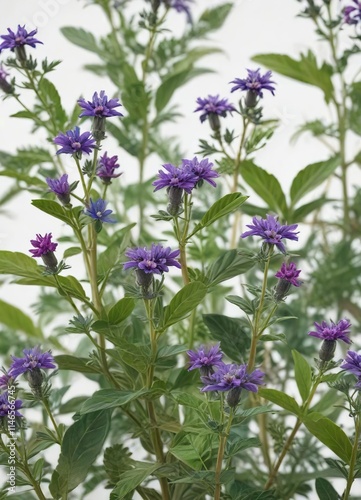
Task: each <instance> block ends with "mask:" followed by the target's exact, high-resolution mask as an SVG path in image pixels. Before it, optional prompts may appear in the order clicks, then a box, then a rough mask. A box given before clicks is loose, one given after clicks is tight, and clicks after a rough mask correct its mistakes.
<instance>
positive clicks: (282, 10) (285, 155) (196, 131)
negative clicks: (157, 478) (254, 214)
mask: <svg viewBox="0 0 361 500" xmlns="http://www.w3.org/2000/svg"><path fill="white" fill-rule="evenodd" d="M84 3H85V2H84V1H76V0H48V1H46V0H44V1H41V0H15V1H13V2H9V0H0V7H1V13H2V15H1V20H0V33H6V28H7V27H11V28H12V29H13V30H15V29H16V27H17V24H19V23H20V24H24V23H26V27H27V29H28V30H29V29H33V28H34V27H37V28H38V29H39V32H38V35H37V38H38V39H40V40H42V41H43V42H44V45H37V48H36V54H35V53H34V55H35V56H36V57H37V58H38V60H41V59H43V58H45V57H47V58H48V59H49V60H53V59H61V60H62V61H63V63H62V64H61V65H60V66H59V67H58V69H57V71H56V72H55V73H52V74H51V75H50V78H51V79H52V81H53V82H54V83H55V84H56V85H57V87H58V89H59V92H60V94H61V96H62V101H63V105H64V106H65V108H66V109H67V110H70V109H72V108H73V106H74V103H75V101H76V100H77V99H78V98H79V97H80V96H83V97H85V98H87V99H90V98H91V96H92V94H93V92H94V91H95V90H97V91H99V90H101V89H105V90H106V93H107V94H108V95H112V94H113V92H114V91H115V89H114V88H113V87H112V85H111V84H110V83H109V82H108V80H105V81H104V80H102V79H100V78H98V77H96V76H94V75H93V74H90V73H85V72H84V70H83V69H82V66H83V65H84V64H85V63H91V62H97V59H96V57H95V56H94V57H93V56H92V55H91V53H90V52H87V51H85V50H83V49H80V48H78V47H76V46H74V45H72V44H71V43H70V42H68V41H67V40H66V39H65V38H64V37H63V36H62V35H61V33H60V32H59V29H60V27H62V26H79V27H83V28H84V29H86V30H89V31H91V32H92V33H93V34H94V35H95V36H99V35H101V34H103V33H105V32H106V30H107V23H106V20H105V19H104V16H103V15H102V14H101V12H100V9H98V8H97V7H93V6H89V7H87V8H84ZM137 3H139V2H138V0H134V4H135V5H137ZM218 3H219V2H217V1H214V0H196V2H195V5H194V8H193V9H192V10H193V12H194V13H195V14H194V15H195V17H197V15H198V14H199V13H200V12H202V11H203V10H204V9H205V8H207V7H212V6H215V5H217V4H218ZM235 3H236V5H235V7H234V9H233V11H232V13H231V15H230V17H229V19H228V20H227V22H226V23H225V25H224V27H223V28H222V30H220V31H219V32H217V33H216V34H212V35H211V40H213V41H214V45H218V46H220V47H221V48H222V49H223V50H224V54H223V55H217V56H211V57H209V58H208V59H207V60H204V62H205V63H206V64H205V65H207V66H209V67H213V68H214V69H215V70H216V71H217V73H215V74H214V75H206V76H203V77H200V78H197V79H196V80H193V81H192V82H191V83H189V84H188V85H187V86H185V87H184V88H182V89H181V90H180V91H179V92H178V93H177V94H176V98H175V100H176V101H177V103H178V104H179V105H180V109H181V111H182V113H183V115H184V116H183V118H182V119H181V120H180V121H179V123H178V124H177V125H176V126H172V127H170V132H172V133H175V134H177V135H180V139H181V142H182V145H183V149H184V150H185V151H186V153H187V157H192V155H194V152H195V151H197V149H198V147H197V145H198V138H199V137H203V138H206V137H207V136H208V128H207V127H208V126H207V124H203V125H201V124H200V121H199V114H194V113H193V110H194V109H195V107H196V105H195V100H196V98H197V97H199V96H200V97H205V96H206V95H207V94H220V95H221V96H228V97H229V98H230V100H231V101H233V102H236V99H237V96H236V95H235V94H232V95H231V94H230V85H229V82H230V81H231V80H233V79H234V78H235V77H239V78H244V77H245V68H252V69H255V68H257V65H256V64H255V63H253V62H251V60H250V59H251V57H252V56H253V55H255V54H258V53H269V52H275V53H285V54H289V55H291V56H294V57H297V56H298V54H299V52H301V51H306V50H307V49H308V48H310V47H311V48H312V49H313V50H314V51H315V52H316V53H317V54H318V56H319V57H320V59H322V58H325V57H327V55H328V50H327V48H326V47H325V46H324V45H323V44H322V43H320V42H318V41H317V38H316V36H315V34H314V32H313V26H312V23H310V22H309V21H305V20H303V19H301V18H297V17H296V15H297V13H298V11H299V7H300V4H299V3H298V2H296V0H294V1H291V0H272V1H270V0H238V1H236V2H235ZM336 3H338V2H335V4H336ZM170 21H171V22H170V24H171V28H172V29H174V30H179V27H180V25H182V24H183V23H184V22H185V16H183V15H181V14H177V13H176V12H174V13H173V14H172V16H171V20H170ZM345 43H348V42H347V38H346V39H345ZM29 50H33V49H29ZM1 57H3V58H5V57H6V53H4V54H3V55H2V56H0V58H1ZM352 61H353V65H354V68H352V71H351V73H356V71H357V69H358V66H359V60H358V59H357V58H353V59H352ZM274 79H275V80H276V81H277V91H276V96H275V97H273V96H272V95H271V94H269V93H268V92H266V93H265V99H264V108H265V116H266V117H269V118H271V117H275V118H278V119H279V120H280V121H281V126H280V128H279V129H278V130H277V132H276V133H275V135H274V137H273V138H272V140H271V142H270V144H269V145H268V146H267V148H265V149H264V150H262V151H260V152H259V153H258V154H257V157H256V159H257V163H258V164H260V165H261V166H263V167H264V168H266V169H267V170H269V171H270V172H272V173H274V174H276V175H277V176H278V178H279V179H280V182H281V184H282V186H283V188H284V190H285V191H286V192H288V188H289V185H290V182H291V180H292V179H293V178H294V176H295V175H296V173H297V171H298V170H299V169H300V168H303V167H304V166H306V165H307V164H308V163H312V162H315V161H320V160H322V159H326V158H327V154H328V153H327V151H326V149H325V147H324V146H323V145H322V144H320V143H317V142H316V140H313V139H311V138H310V137H308V136H303V137H302V138H301V139H300V140H299V141H298V142H297V143H296V144H293V145H290V137H291V136H292V134H293V133H294V131H295V129H296V128H297V126H298V125H300V124H302V123H303V122H304V121H305V120H310V119H314V118H316V117H324V118H326V119H330V116H329V112H328V110H327V108H326V107H325V104H324V101H323V95H322V92H321V91H320V90H318V89H316V88H313V87H310V86H307V85H301V84H299V83H297V82H294V81H292V80H289V79H286V78H283V77H281V76H279V75H274ZM238 98H239V95H238ZM27 99H28V96H27V95H26V94H24V100H27ZM29 102H31V101H29ZM18 110H19V107H18V105H17V103H16V102H15V101H13V100H11V99H7V100H6V101H3V102H1V101H0V149H1V150H3V151H7V152H14V151H15V149H16V148H19V147H22V146H29V145H33V146H46V145H47V143H46V141H45V139H44V138H41V137H38V136H36V135H32V134H31V133H30V124H29V123H27V121H25V120H19V119H16V118H9V115H11V114H12V113H15V112H16V111H18ZM83 127H84V125H83V126H82V128H83ZM356 146H357V141H356V140H354V141H353V143H352V144H350V153H349V155H351V154H352V152H353V149H354V147H356ZM112 154H118V156H119V158H120V163H121V166H122V170H123V171H124V175H123V176H122V178H121V180H122V183H126V182H130V181H132V180H134V169H133V168H132V163H131V161H130V160H129V158H128V157H127V156H125V155H124V153H123V152H122V151H112ZM68 161H69V162H68V167H69V168H68V172H69V175H70V176H71V172H72V169H74V167H73V165H72V163H71V161H70V159H69V160H68ZM160 164H161V162H158V161H154V160H153V161H150V162H149V163H148V164H147V175H148V176H151V175H154V174H155V172H156V171H157V170H158V169H159V167H160ZM132 172H133V173H132ZM357 177H358V172H357V171H356V172H355V173H354V177H353V179H352V182H357ZM7 185H8V184H7V181H6V180H5V179H3V178H1V184H0V186H1V187H0V191H3V189H5V187H6V186H7ZM333 194H335V195H337V196H339V195H340V194H341V193H340V187H339V185H338V184H337V183H334V185H333ZM30 201H31V196H30V195H28V194H26V193H25V194H22V195H21V196H18V197H17V198H16V199H15V200H13V201H12V202H11V203H10V204H9V205H7V207H6V212H4V211H2V212H0V222H1V224H0V248H1V249H5V250H11V251H21V252H24V253H27V252H28V249H29V248H30V245H29V240H30V239H32V238H33V237H34V236H35V234H36V233H41V234H44V233H45V232H50V231H52V232H53V234H54V236H56V235H57V234H58V235H60V234H61V225H60V224H55V223H54V222H53V220H52V221H50V220H49V217H48V216H47V215H46V214H42V213H41V212H40V211H38V210H37V209H35V208H34V207H32V206H31V205H30ZM250 201H251V202H252V200H250ZM55 239H56V238H55ZM35 294H36V290H35V289H32V288H30V287H29V288H26V287H23V288H21V287H19V286H16V285H13V284H8V285H5V286H3V287H2V289H0V296H1V297H2V298H3V299H5V300H8V301H9V302H12V303H14V304H17V305H20V306H21V305H24V306H25V307H26V308H28V306H29V305H30V304H31V303H32V302H33V300H34V296H35ZM340 488H342V486H340ZM354 488H355V489H354V491H355V493H356V490H357V487H356V484H355V487H354ZM97 496H98V497H99V495H97ZM89 498H94V499H95V498H96V495H95V494H94V496H92V497H90V496H89ZM315 498H316V497H315Z"/></svg>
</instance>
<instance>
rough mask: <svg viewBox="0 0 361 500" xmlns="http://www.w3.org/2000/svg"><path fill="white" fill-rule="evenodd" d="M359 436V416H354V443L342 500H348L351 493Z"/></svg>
mask: <svg viewBox="0 0 361 500" xmlns="http://www.w3.org/2000/svg"><path fill="white" fill-rule="evenodd" d="M360 434H361V422H360V415H356V416H355V438H354V443H353V447H352V454H351V460H350V466H349V469H348V477H347V484H346V489H345V491H344V493H343V495H342V500H348V498H349V496H350V493H351V488H352V484H353V482H354V480H355V465H356V460H357V455H358V445H359V439H360Z"/></svg>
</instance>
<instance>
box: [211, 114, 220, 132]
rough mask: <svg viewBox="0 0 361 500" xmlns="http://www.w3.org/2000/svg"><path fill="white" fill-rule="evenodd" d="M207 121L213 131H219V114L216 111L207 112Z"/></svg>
mask: <svg viewBox="0 0 361 500" xmlns="http://www.w3.org/2000/svg"><path fill="white" fill-rule="evenodd" d="M208 122H209V125H210V127H211V129H212V130H214V131H215V132H217V131H219V130H220V128H221V121H220V119H219V115H217V113H209V115H208Z"/></svg>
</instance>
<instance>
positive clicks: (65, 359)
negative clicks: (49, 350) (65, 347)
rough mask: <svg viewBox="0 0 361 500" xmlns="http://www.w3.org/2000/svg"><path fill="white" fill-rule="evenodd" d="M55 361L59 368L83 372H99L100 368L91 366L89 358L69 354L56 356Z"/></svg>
mask: <svg viewBox="0 0 361 500" xmlns="http://www.w3.org/2000/svg"><path fill="white" fill-rule="evenodd" d="M55 362H56V364H57V365H58V368H59V370H72V371H76V372H81V373H98V370H97V369H96V368H95V367H93V366H91V365H90V363H89V359H87V358H80V357H78V356H70V355H68V354H60V355H58V356H55Z"/></svg>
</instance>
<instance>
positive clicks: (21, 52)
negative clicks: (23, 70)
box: [15, 45, 27, 66]
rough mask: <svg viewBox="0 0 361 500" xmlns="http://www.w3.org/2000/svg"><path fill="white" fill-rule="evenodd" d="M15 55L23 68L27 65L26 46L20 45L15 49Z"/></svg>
mask: <svg viewBox="0 0 361 500" xmlns="http://www.w3.org/2000/svg"><path fill="white" fill-rule="evenodd" d="M15 54H16V57H17V59H18V61H19V62H20V63H21V65H22V66H23V65H24V63H26V60H27V59H26V50H25V46H24V45H18V46H16V47H15Z"/></svg>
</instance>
